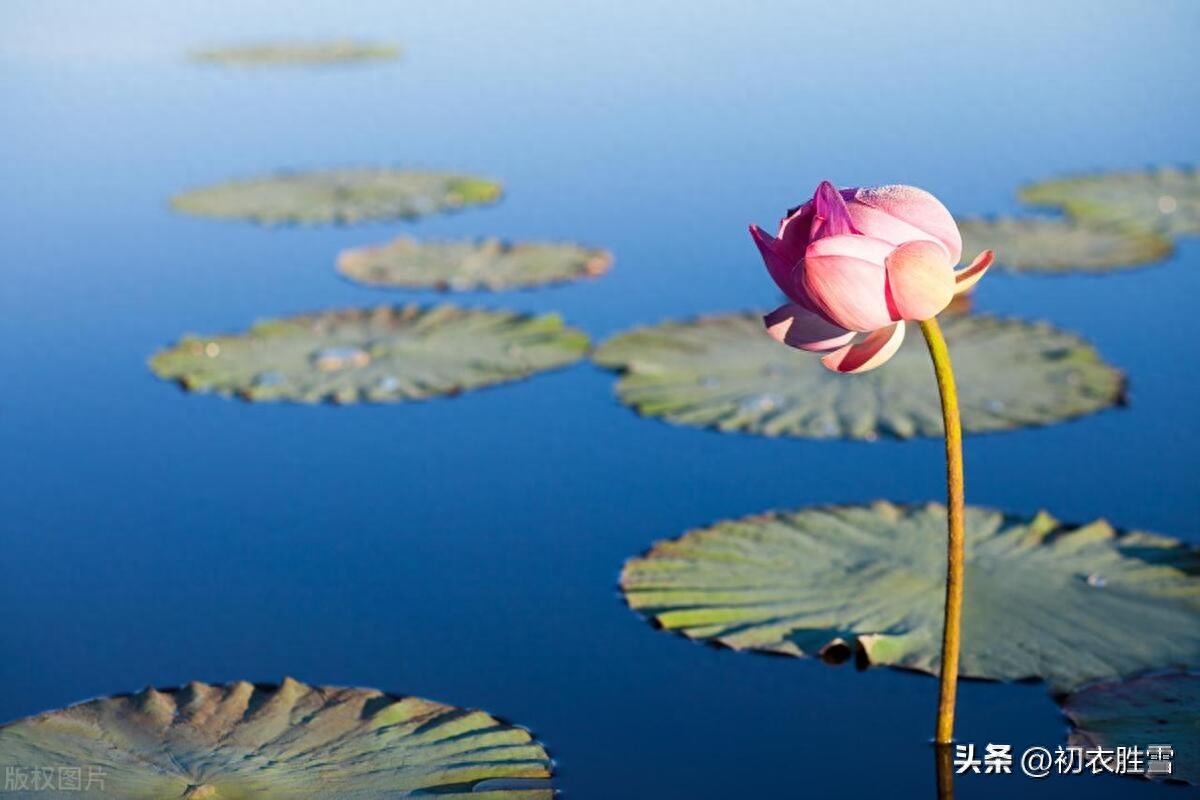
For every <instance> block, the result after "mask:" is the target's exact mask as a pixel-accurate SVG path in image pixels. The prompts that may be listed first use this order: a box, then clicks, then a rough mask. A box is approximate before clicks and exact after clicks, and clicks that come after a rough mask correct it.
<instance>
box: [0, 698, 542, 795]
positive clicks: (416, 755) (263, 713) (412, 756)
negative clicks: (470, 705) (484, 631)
mask: <svg viewBox="0 0 1200 800" xmlns="http://www.w3.org/2000/svg"><path fill="white" fill-rule="evenodd" d="M0 764H4V765H15V766H14V768H15V769H26V770H30V769H38V768H49V769H51V770H52V771H54V772H55V774H53V775H52V777H51V780H52V782H53V783H52V786H49V787H48V786H47V785H46V784H44V783H43V784H42V787H41V788H40V789H36V788H35V787H32V786H31V787H28V788H30V789H31V791H29V792H27V793H24V794H23V793H21V792H17V793H16V794H15V795H14V796H15V797H29V798H34V797H63V798H66V797H78V796H79V795H80V794H81V793H82V794H85V795H87V796H99V795H103V796H106V797H119V798H125V799H126V800H130V799H133V798H144V799H145V800H158V798H168V797H179V798H190V799H191V800H221V799H222V798H224V799H226V800H235V799H237V800H241V799H242V798H246V799H248V798H265V799H267V800H270V798H280V799H281V800H283V799H285V798H286V799H287V800H291V799H292V798H298V797H309V798H357V799H358V800H368V798H379V799H380V800H382V798H390V797H427V796H436V797H471V798H475V799H476V800H479V799H481V798H490V799H491V800H549V799H550V798H552V797H553V796H554V792H553V790H552V789H551V788H550V776H551V769H552V766H551V762H550V758H549V756H548V755H547V754H546V751H545V749H544V748H543V747H542V746H541V745H540V744H538V743H537V742H536V741H534V739H533V737H532V736H531V735H530V734H529V732H528V731H526V730H525V729H523V728H518V727H515V726H513V725H509V724H507V723H505V722H502V721H500V720H497V719H495V718H494V717H491V716H489V715H487V714H485V713H484V712H482V711H465V710H461V709H457V708H453V707H451V706H446V705H442V704H441V703H434V702H431V701H429V700H421V699H419V698H416V697H400V696H396V695H390V694H385V693H383V692H379V691H376V690H374V689H342V688H333V687H316V686H307V685H305V684H302V683H298V682H297V681H294V680H291V679H285V680H284V681H283V683H282V684H280V685H279V686H263V685H258V686H256V685H253V684H250V683H245V682H240V683H230V684H227V685H224V686H212V685H209V684H205V683H189V684H188V685H187V686H184V687H182V688H179V689H167V690H162V691H159V690H155V689H146V690H144V691H141V692H139V693H137V694H133V695H117V696H115V697H108V698H103V699H99V700H92V701H89V702H86V703H81V704H79V705H75V706H71V707H69V708H65V709H62V710H59V711H51V712H48V713H45V714H40V715H38V716H36V717H29V718H27V719H23V720H18V721H17V722H13V723H10V724H8V725H5V726H3V727H0ZM58 767H69V768H74V767H78V768H80V770H81V773H82V776H81V779H80V780H81V782H85V783H86V782H88V781H89V780H90V781H91V785H90V786H87V787H86V788H87V791H83V789H84V787H83V786H81V785H79V784H76V783H74V782H73V779H70V778H68V780H72V783H71V784H70V786H66V787H65V788H64V779H63V778H62V777H61V776H62V773H58V772H57V768H58ZM77 774H78V773H77Z"/></svg>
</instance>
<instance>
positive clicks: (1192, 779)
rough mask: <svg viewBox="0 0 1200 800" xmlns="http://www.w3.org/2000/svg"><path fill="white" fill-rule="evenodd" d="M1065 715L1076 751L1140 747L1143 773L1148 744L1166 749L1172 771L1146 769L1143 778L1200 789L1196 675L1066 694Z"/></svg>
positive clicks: (1180, 674) (1147, 678)
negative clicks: (1157, 779)
mask: <svg viewBox="0 0 1200 800" xmlns="http://www.w3.org/2000/svg"><path fill="white" fill-rule="evenodd" d="M1063 712H1064V713H1065V714H1066V715H1067V718H1068V719H1070V720H1071V724H1072V725H1074V730H1073V731H1071V744H1072V745H1075V746H1077V747H1083V748H1085V749H1089V748H1100V747H1103V748H1108V749H1110V750H1115V749H1116V748H1118V747H1126V748H1131V747H1138V748H1139V749H1140V750H1141V751H1142V765H1141V766H1142V768H1143V770H1145V769H1146V766H1147V762H1146V760H1145V751H1146V748H1147V746H1148V745H1169V746H1170V747H1171V749H1172V750H1173V757H1172V758H1169V759H1168V760H1169V762H1170V764H1171V771H1170V772H1169V773H1166V772H1164V771H1163V766H1162V759H1161V758H1160V759H1157V760H1158V761H1159V765H1158V767H1159V768H1158V769H1153V768H1151V770H1147V771H1145V772H1143V774H1144V775H1145V776H1146V777H1147V778H1170V779H1174V780H1178V781H1186V782H1187V783H1191V784H1200V674H1197V673H1194V672H1192V673H1185V672H1178V673H1168V674H1165V675H1146V676H1142V677H1138V678H1132V679H1130V680H1128V681H1123V682H1112V683H1100V684H1096V685H1095V686H1088V687H1086V688H1084V689H1080V690H1079V691H1078V692H1076V693H1074V694H1072V695H1069V696H1068V697H1067V698H1066V699H1065V700H1064V701H1063Z"/></svg>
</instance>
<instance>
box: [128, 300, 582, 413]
mask: <svg viewBox="0 0 1200 800" xmlns="http://www.w3.org/2000/svg"><path fill="white" fill-rule="evenodd" d="M587 348H588V338H587V336H586V335H585V334H584V333H582V332H581V331H578V330H575V329H574V328H568V327H566V326H565V325H564V324H563V321H562V319H561V318H560V317H559V316H558V315H556V314H544V315H541V316H525V315H521V314H517V313H514V312H511V311H485V310H479V309H464V308H458V307H455V306H451V305H441V306H435V307H431V308H422V307H419V306H411V305H410V306H402V307H390V306H383V307H380V308H364V309H347V310H344V311H327V312H324V313H319V314H304V315H301V316H297V317H289V318H286V319H278V320H266V321H264V322H259V323H257V324H256V325H255V326H254V327H252V328H251V329H250V330H249V331H248V332H246V333H244V334H233V335H227V336H186V337H184V338H183V339H182V340H180V341H179V343H178V344H176V345H174V346H173V347H171V348H169V349H167V350H163V351H160V352H159V353H157V354H156V355H154V357H153V358H151V360H150V368H151V369H152V370H153V371H154V373H155V374H156V375H158V376H159V377H160V378H164V379H167V380H174V381H178V382H179V383H180V384H182V385H183V386H184V388H186V389H188V390H190V391H195V392H215V393H217V394H220V395H225V396H230V395H236V396H238V397H241V398H243V399H246V400H252V401H255V402H262V401H271V400H291V401H297V402H302V403H317V402H322V401H326V400H329V401H333V402H337V403H359V402H370V403H389V402H396V401H401V400H421V399H425V398H428V397H438V396H446V395H455V394H458V393H459V392H462V391H465V390H467V389H477V388H480V387H483V386H491V385H494V384H499V383H508V382H510V381H514V380H518V379H520V378H525V377H528V376H530V375H533V374H535V373H538V372H543V371H546V370H550V369H554V368H556V367H562V366H566V365H567V364H571V363H574V362H575V361H578V360H579V359H580V358H582V357H583V356H584V354H585V353H586V352H587Z"/></svg>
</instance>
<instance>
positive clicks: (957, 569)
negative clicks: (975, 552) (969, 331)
mask: <svg viewBox="0 0 1200 800" xmlns="http://www.w3.org/2000/svg"><path fill="white" fill-rule="evenodd" d="M921 333H923V334H924V335H925V344H926V345H927V346H928V347H929V357H930V358H931V359H932V360H933V371H934V374H935V375H936V376H937V385H938V393H939V394H940V395H941V398H942V422H943V423H944V427H945V429H946V517H947V526H946V528H947V534H948V535H947V542H946V603H945V613H944V615H943V624H942V674H941V691H940V692H939V694H938V711H937V730H936V732H935V734H934V742H935V743H937V744H949V743H950V742H951V741H953V740H954V701H955V697H956V695H957V693H958V654H959V649H960V644H961V640H962V605H963V578H964V571H965V566H966V565H965V561H966V537H965V533H964V525H963V517H964V503H963V457H962V422H961V421H960V419H959V415H958V391H957V390H956V389H955V386H954V370H953V368H952V367H951V366H950V351H949V350H948V349H947V348H946V339H945V338H944V337H943V336H942V329H941V327H940V326H939V325H938V322H937V319H936V318H933V319H927V320H925V321H924V322H922V323H921Z"/></svg>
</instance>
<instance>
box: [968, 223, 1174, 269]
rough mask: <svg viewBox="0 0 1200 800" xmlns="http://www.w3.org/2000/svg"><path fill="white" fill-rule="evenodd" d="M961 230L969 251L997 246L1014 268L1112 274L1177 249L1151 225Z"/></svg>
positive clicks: (1001, 260) (1000, 257)
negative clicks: (1148, 227) (1150, 226)
mask: <svg viewBox="0 0 1200 800" xmlns="http://www.w3.org/2000/svg"><path fill="white" fill-rule="evenodd" d="M958 229H959V230H960V231H961V232H962V235H963V252H964V253H978V252H980V251H981V250H989V249H990V250H994V251H996V263H997V264H998V265H999V266H1002V267H1005V268H1007V269H1009V270H1012V271H1014V272H1041V273H1067V272H1108V271H1110V270H1115V269H1120V268H1122V267H1134V266H1140V265H1143V264H1149V263H1153V262H1155V261H1161V260H1162V259H1164V258H1166V257H1167V256H1169V255H1170V254H1171V251H1172V249H1173V247H1174V245H1173V244H1172V243H1171V240H1170V239H1167V238H1166V237H1164V236H1162V235H1161V234H1159V233H1155V232H1154V231H1151V230H1148V229H1144V228H1138V227H1133V226H1129V225H1106V226H1100V225H1092V224H1087V223H1082V222H1078V221H1076V220H1072V219H1051V218H1046V217H1017V218H997V219H964V220H959V222H958Z"/></svg>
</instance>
